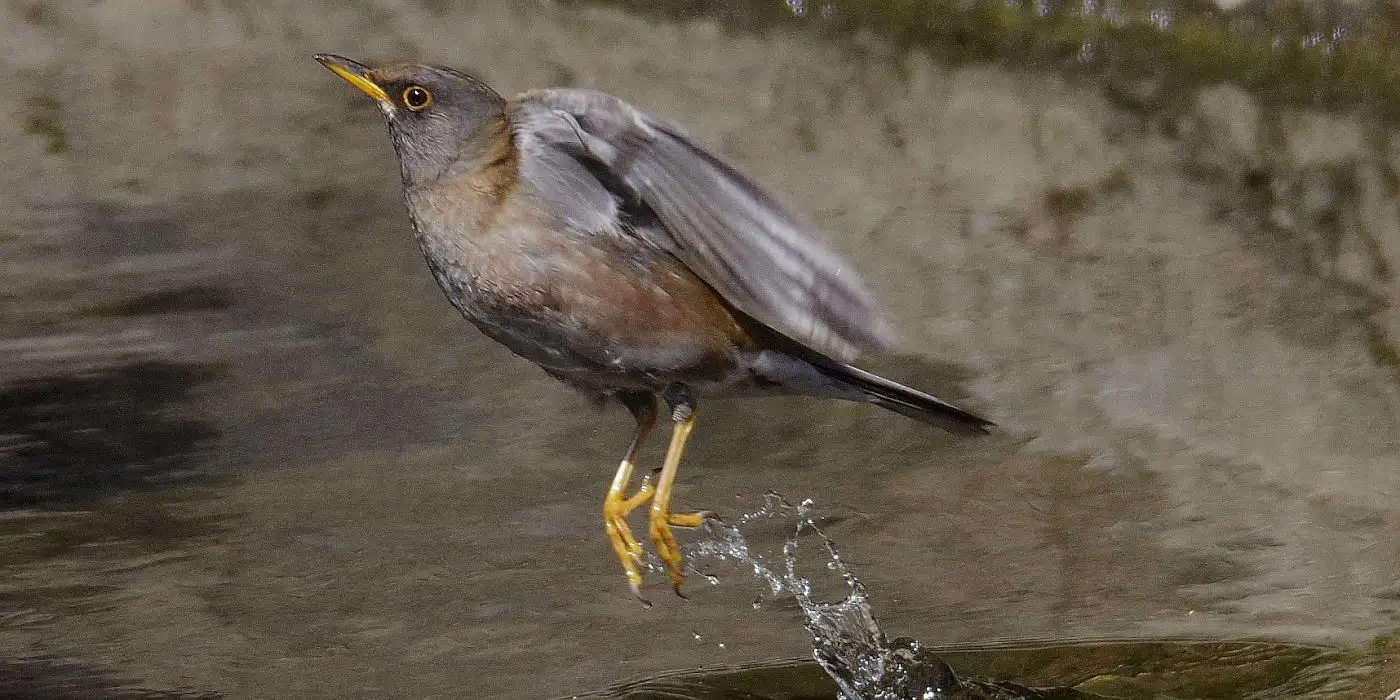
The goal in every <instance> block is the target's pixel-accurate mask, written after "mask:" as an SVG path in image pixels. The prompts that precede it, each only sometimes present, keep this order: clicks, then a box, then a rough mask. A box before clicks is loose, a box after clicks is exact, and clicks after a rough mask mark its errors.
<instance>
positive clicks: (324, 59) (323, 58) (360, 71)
mask: <svg viewBox="0 0 1400 700" xmlns="http://www.w3.org/2000/svg"><path fill="white" fill-rule="evenodd" d="M312 58H315V59H316V60H317V61H320V62H321V65H323V66H325V67H327V68H329V69H331V72H332V73H335V74H336V75H338V76H340V77H342V78H344V79H345V82H347V83H350V84H351V85H354V86H355V87H357V88H359V89H360V91H361V92H363V93H365V94H366V95H369V96H370V97H372V98H374V99H375V101H377V102H380V103H382V104H390V101H389V95H388V93H386V92H384V88H382V87H379V86H378V85H376V84H375V82H374V81H373V80H370V78H369V72H370V71H369V67H368V66H363V65H360V64H358V63H356V62H354V61H352V60H350V59H348V58H345V57H344V56H337V55H335V54H329V53H318V54H316V55H315V56H313V57H312Z"/></svg>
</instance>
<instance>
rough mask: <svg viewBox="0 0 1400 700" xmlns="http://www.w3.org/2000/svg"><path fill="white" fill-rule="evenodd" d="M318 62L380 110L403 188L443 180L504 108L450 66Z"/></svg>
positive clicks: (326, 58) (331, 58)
mask: <svg viewBox="0 0 1400 700" xmlns="http://www.w3.org/2000/svg"><path fill="white" fill-rule="evenodd" d="M315 58H316V60H317V61H320V62H321V64H322V65H324V66H325V67H327V68H329V69H331V70H332V71H333V72H335V74H336V75H338V76H340V77H341V78H344V79H345V80H346V82H348V83H350V84H351V85H354V86H355V87H357V88H359V89H360V90H361V91H362V92H364V93H365V94H366V95H369V96H370V97H371V98H373V99H374V101H375V104H377V105H378V106H379V111H381V112H383V113H384V121H385V122H387V123H388V125H389V134H390V135H391V136H393V138H394V150H395V151H397V152H398V154H399V165H400V166H401V168H402V169H403V179H404V183H405V184H409V185H412V184H417V183H422V182H427V181H431V180H433V179H436V178H437V177H438V176H440V175H441V174H442V173H443V172H444V171H445V170H446V169H447V168H448V167H450V166H451V165H452V164H453V163H455V162H457V161H458V160H459V158H460V157H461V156H462V155H464V154H463V153H462V151H463V149H464V147H469V145H468V144H466V143H465V142H466V139H467V137H469V136H471V135H472V133H473V132H474V131H476V130H477V129H478V127H480V126H482V125H483V124H484V123H486V122H488V121H490V120H492V119H493V118H496V117H500V116H501V115H502V113H503V112H502V110H503V109H504V107H505V99H504V98H502V97H501V96H500V95H499V94H497V93H496V91H495V90H492V89H491V88H489V87H487V86H486V84H485V83H483V82H481V81H480V80H477V79H476V78H473V77H471V76H469V75H465V74H463V73H458V72H457V71H455V70H452V69H450V68H438V67H434V66H424V65H418V64H412V63H399V64H392V65H387V66H379V67H376V68H370V67H368V66H365V65H362V64H359V63H356V62H354V61H352V60H350V59H348V58H343V57H341V56H335V55H332V54H316V56H315Z"/></svg>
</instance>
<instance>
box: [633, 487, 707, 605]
mask: <svg viewBox="0 0 1400 700" xmlns="http://www.w3.org/2000/svg"><path fill="white" fill-rule="evenodd" d="M714 517H715V515H714V514H713V513H710V512H709V511H698V512H695V513H672V512H670V510H669V509H667V508H665V507H662V506H660V504H657V503H655V502H653V503H652V506H651V527H650V528H649V530H650V534H651V542H652V544H653V545H655V546H656V555H657V556H658V557H660V558H661V562H662V563H663V564H665V565H666V573H667V574H668V575H669V576H670V577H671V588H672V589H674V590H675V592H676V595H678V596H680V597H682V598H684V597H685V594H683V593H681V584H682V583H684V582H685V569H684V568H683V566H682V558H681V548H680V545H679V544H677V543H676V536H675V535H673V534H671V528H672V527H700V526H701V525H704V524H705V521H706V520H708V519H712V518H714Z"/></svg>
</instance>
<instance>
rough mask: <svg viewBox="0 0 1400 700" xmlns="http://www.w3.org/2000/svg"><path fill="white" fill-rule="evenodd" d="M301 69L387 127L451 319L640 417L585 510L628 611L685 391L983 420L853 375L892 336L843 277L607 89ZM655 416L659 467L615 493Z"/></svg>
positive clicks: (743, 183)
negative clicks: (452, 311) (348, 94)
mask: <svg viewBox="0 0 1400 700" xmlns="http://www.w3.org/2000/svg"><path fill="white" fill-rule="evenodd" d="M314 58H315V59H316V60H317V61H319V62H320V63H321V64H322V65H324V66H325V67H327V68H329V69H330V70H331V71H332V72H334V73H335V74H336V75H338V76H339V77H340V78H343V79H344V80H345V81H346V82H348V83H350V84H351V85H353V86H354V87H356V88H358V89H359V90H360V91H362V92H363V93H364V94H365V95H367V96H369V97H370V98H371V99H372V100H373V102H374V104H375V105H377V106H378V108H379V111H380V112H381V113H382V115H383V117H384V121H385V122H386V124H387V126H388V131H389V135H390V138H391V139H392V141H393V146H394V151H395V153H396V154H397V156H398V161H399V168H400V175H401V176H402V180H403V192H404V199H405V202H406V204H407V209H408V213H409V220H410V222H411V224H412V227H413V230H414V233H415V237H416V239H417V242H418V245H419V247H420V249H421V251H422V253H423V256H424V258H425V259H426V260H427V263H428V268H429V270H430V271H431V272H432V275H433V277H434V278H435V279H436V281H437V283H438V285H439V286H440V287H441V288H442V290H443V292H444V293H445V294H446V296H447V299H448V300H449V301H450V302H451V304H452V305H453V306H454V307H456V309H457V311H458V312H460V313H461V315H462V316H463V317H465V318H466V320H467V321H469V322H471V323H472V324H473V325H474V326H476V328H478V329H479V330H480V331H481V332H482V333H484V334H485V335H486V336H488V337H489V338H491V339H493V340H495V341H497V342H499V343H500V344H502V345H504V346H505V347H506V348H508V349H509V350H510V351H511V352H513V353H514V354H515V355H517V356H519V357H522V358H524V359H526V360H529V361H531V362H533V363H535V364H536V365H538V366H539V367H540V368H542V369H543V370H544V372H545V373H546V374H548V375H550V376H552V377H554V378H555V379H558V380H561V381H563V382H564V383H566V384H568V385H571V386H573V387H574V388H576V389H578V390H581V391H583V392H584V393H586V394H587V395H589V396H590V397H593V398H595V399H597V400H599V401H602V402H607V401H610V400H616V401H617V402H618V403H621V404H622V405H623V406H625V407H626V408H627V410H628V411H630V412H631V414H632V417H633V418H634V419H635V421H636V427H635V431H634V433H633V436H632V440H631V442H630V443H629V444H628V446H627V449H626V450H625V451H624V453H623V456H622V460H621V462H620V463H619V465H618V467H617V470H616V471H615V473H614V477H613V480H612V483H611V485H610V486H609V487H608V490H607V493H606V495H605V497H604V499H603V506H602V513H603V523H604V531H605V533H606V535H607V537H608V540H609V542H610V544H611V546H612V549H613V552H614V553H615V554H616V556H617V558H618V560H619V561H620V563H621V566H622V570H623V574H624V576H625V578H626V581H627V584H628V586H629V588H630V589H631V592H632V594H633V595H634V596H636V597H637V598H638V599H641V600H643V602H645V599H644V598H642V595H641V586H642V583H643V579H642V570H643V568H644V567H645V566H646V563H645V558H644V550H643V548H642V546H641V544H640V543H639V541H638V539H637V537H636V536H635V535H634V534H633V533H632V530H631V528H630V526H629V525H628V522H627V517H628V515H629V514H630V513H632V512H633V511H635V510H637V509H638V508H641V507H643V506H648V518H647V519H648V529H647V533H648V536H649V539H650V540H651V542H652V544H653V546H654V548H655V551H656V554H657V557H658V559H660V560H661V562H662V563H663V564H664V568H665V571H666V573H667V575H668V577H669V579H670V582H671V584H672V588H673V589H674V590H675V592H676V593H677V594H681V584H682V582H683V581H684V579H685V572H684V567H683V558H682V555H681V551H680V548H679V546H678V545H677V541H676V539H675V536H674V534H673V533H672V531H671V528H672V527H681V528H695V527H701V526H702V525H704V524H705V522H706V519H707V518H711V517H715V518H717V517H718V516H715V515H714V514H713V513H710V512H707V511H697V512H674V511H672V510H671V496H672V491H673V488H674V485H675V480H676V475H677V473H678V470H679V468H680V463H681V456H682V454H683V453H684V451H685V446H686V443H687V440H688V438H689V437H690V434H691V432H692V430H693V428H694V427H695V424H696V409H697V406H698V402H699V401H700V400H701V399H707V400H708V399H709V398H722V397H752V396H770V395H804V396H812V397H819V398H829V399H839V400H845V401H852V402H862V403H866V404H873V405H875V406H879V407H881V408H885V409H889V410H891V411H894V412H896V413H899V414H902V415H904V416H907V417H910V418H913V419H915V420H918V421H922V422H924V423H929V424H933V425H936V426H939V427H941V428H944V429H946V430H948V431H950V432H953V433H958V434H969V435H975V434H984V433H987V432H989V428H990V427H991V426H993V425H994V424H993V423H992V422H991V421H989V420H987V419H985V418H982V417H980V416H978V415H976V414H974V413H972V412H969V411H967V410H965V409H963V408H960V407H958V406H956V405H953V404H952V403H949V402H947V401H944V400H942V399H939V398H937V397H935V396H932V395H930V394H928V393H925V392H922V391H919V390H917V389H912V388H910V387H907V386H903V385H901V384H898V383H896V382H894V381H891V380H889V379H886V378H884V377H881V376H879V375H876V374H873V373H871V372H867V371H865V370H862V369H859V368H857V367H855V366H853V365H852V364H850V363H851V362H852V361H853V360H854V359H855V358H856V357H858V356H859V355H860V354H861V353H862V352H874V351H888V350H889V349H890V348H891V347H892V346H893V342H894V334H893V332H892V330H891V328H890V326H889V324H888V323H887V322H886V321H885V320H883V318H882V316H881V315H880V313H879V310H878V309H877V307H876V303H875V300H874V297H873V296H872V294H871V293H870V291H869V290H868V289H867V288H866V287H865V286H864V283H863V282H862V281H861V279H860V277H859V276H858V275H857V273H856V271H855V270H854V268H853V267H852V266H851V265H850V264H849V263H848V262H846V261H845V260H843V259H842V258H841V257H840V256H838V255H837V254H836V253H834V252H833V251H832V250H831V249H829V248H828V247H826V246H825V245H823V244H822V243H821V242H820V241H819V240H818V237H817V236H816V234H815V233H814V229H813V228H812V227H811V226H810V225H809V224H807V223H806V222H805V221H803V220H802V219H800V218H799V217H798V216H797V215H795V214H793V213H792V212H791V211H790V210H789V209H788V208H787V207H785V206H784V205H783V204H782V203H780V202H779V201H778V199H777V198H776V197H775V196H773V195H772V194H770V193H769V192H767V191H765V190H764V189H762V188H761V187H760V186H759V185H758V184H756V183H755V182H754V181H753V180H752V179H750V178H749V177H747V176H745V175H743V174H742V173H740V172H739V171H738V170H737V169H736V168H735V167H734V166H732V165H730V164H729V163H727V162H725V161H724V160H722V159H721V158H720V157H719V156H717V155H715V153H714V152H712V151H710V150H707V149H706V148H704V147H703V146H701V145H700V144H698V143H697V142H696V141H695V140H693V139H692V138H690V137H689V136H688V135H687V134H686V131H685V129H684V128H683V127H682V126H680V125H679V124H677V123H674V122H671V121H667V120H663V119H660V118H658V117H655V116H653V115H651V114H648V113H646V112H644V111H642V110H641V109H639V108H637V107H635V106H633V105H631V104H629V103H627V102H625V101H623V100H622V99H621V98H618V97H615V96H613V95H610V94H607V93H604V92H601V91H596V90H589V89H581V88H547V89H537V90H531V91H527V92H524V93H521V94H519V95H516V96H515V97H511V98H506V97H503V96H502V95H501V94H500V93H498V92H497V91H496V90H494V89H492V88H491V87H489V86H488V85H487V84H486V83H485V82H483V81H481V80H479V79H477V78H475V77H472V76H470V75H467V74H466V73H463V72H459V71H457V70H454V69H452V68H447V67H441V66H432V65H423V64H415V63H391V64H382V65H376V66H375V67H370V66H367V65H364V64H361V63H357V62H355V61H353V60H350V59H348V58H345V57H342V56H337V55H334V54H316V55H315V56H314ZM662 404H664V405H665V407H666V409H667V410H668V411H669V420H670V424H671V437H670V442H669V445H668V446H667V450H666V454H665V457H664V459H663V460H662V463H661V466H660V467H659V468H658V469H656V470H654V471H652V472H651V473H649V474H647V475H645V476H643V477H642V478H641V479H639V481H638V486H637V488H636V489H635V490H633V491H632V492H630V493H629V492H628V489H629V488H630V486H631V481H632V473H633V470H634V468H635V461H636V457H637V452H638V449H639V448H640V447H641V446H642V444H643V442H644V440H645V439H646V438H647V436H648V435H649V434H650V432H651V431H652V429H653V427H654V426H655V425H656V423H657V419H658V415H659V414H660V408H659V407H660V406H661V405H662Z"/></svg>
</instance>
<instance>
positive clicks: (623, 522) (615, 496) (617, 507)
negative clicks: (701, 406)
mask: <svg viewBox="0 0 1400 700" xmlns="http://www.w3.org/2000/svg"><path fill="white" fill-rule="evenodd" d="M619 398H620V399H621V400H622V403H623V404H624V405H626V406H627V408H628V410H630V411H632V415H633V417H635V418H636V419H637V432H636V433H635V434H633V436H632V443H631V444H630V445H628V446H627V452H626V453H625V454H624V455H623V456H622V463H621V464H619V465H618V466H617V474H616V475H614V476H613V481H612V486H610V487H608V495H607V496H605V497H604V498H603V529H604V531H605V532H607V535H608V540H609V541H610V542H611V543H612V547H613V552H614V553H615V554H617V558H618V561H620V562H622V570H623V573H624V575H626V577H627V585H628V586H629V587H630V588H631V589H632V594H633V595H635V596H637V597H638V598H640V597H641V592H642V573H641V564H642V545H641V544H640V543H638V542H637V538H636V537H634V536H633V535H632V529H631V528H630V527H628V526H627V516H628V514H630V513H631V512H632V511H634V510H636V509H637V508H638V507H640V506H641V505H642V504H643V503H646V502H647V500H648V499H650V498H651V497H652V493H653V491H654V489H653V488H652V485H651V476H650V475H647V476H646V477H643V478H642V484H641V486H640V487H638V488H637V492H636V493H634V494H632V495H631V496H630V497H628V496H626V493H627V485H628V483H629V482H630V481H631V480H632V467H633V464H634V460H635V459H636V458H637V450H638V449H639V448H640V447H641V444H642V441H643V440H645V439H646V436H647V434H648V433H650V432H651V428H652V426H654V425H656V400H655V399H654V398H653V397H652V396H651V395H650V394H627V395H622V396H619Z"/></svg>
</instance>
